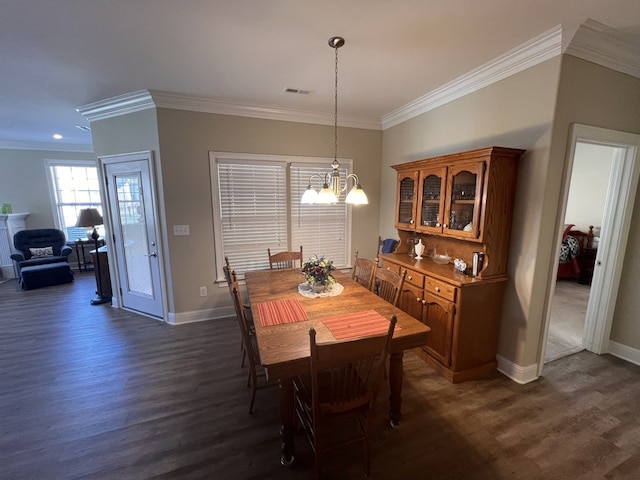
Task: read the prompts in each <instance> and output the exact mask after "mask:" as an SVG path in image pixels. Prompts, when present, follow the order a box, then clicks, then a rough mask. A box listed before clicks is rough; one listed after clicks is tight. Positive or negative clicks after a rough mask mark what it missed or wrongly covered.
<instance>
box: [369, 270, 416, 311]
mask: <svg viewBox="0 0 640 480" xmlns="http://www.w3.org/2000/svg"><path fill="white" fill-rule="evenodd" d="M406 276H407V271H406V270H402V273H397V272H395V271H394V270H389V269H387V268H382V267H380V268H377V269H376V273H375V277H374V278H375V280H374V281H373V283H372V288H371V290H372V291H373V292H374V293H375V294H376V295H378V296H379V297H382V298H384V299H385V300H386V301H387V302H389V303H390V304H392V305H393V306H395V307H397V306H398V303H399V302H400V293H401V292H402V287H403V285H404V279H405V277H406Z"/></svg>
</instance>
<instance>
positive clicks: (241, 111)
mask: <svg viewBox="0 0 640 480" xmlns="http://www.w3.org/2000/svg"><path fill="white" fill-rule="evenodd" d="M149 92H150V94H151V97H152V98H153V101H154V102H155V104H156V106H157V107H163V108H174V109H178V110H190V111H194V112H203V113H215V114H220V115H236V116H239V117H252V118H262V119H266V120H280V121H284V122H299V123H314V124H320V125H333V122H334V118H333V113H325V112H315V111H310V110H297V109H288V108H282V107H272V106H268V105H254V104H247V103H239V102H233V101H230V100H224V99H220V98H213V97H199V96H195V95H185V94H180V93H175V92H165V91H160V90H149ZM338 125H340V126H341V127H353V128H366V129H370V130H380V129H381V128H382V124H381V122H380V119H379V118H374V117H364V116H356V115H339V116H338Z"/></svg>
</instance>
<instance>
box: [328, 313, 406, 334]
mask: <svg viewBox="0 0 640 480" xmlns="http://www.w3.org/2000/svg"><path fill="white" fill-rule="evenodd" d="M322 323H324V324H325V325H326V326H327V328H328V329H329V330H330V331H331V333H332V334H333V336H334V337H336V340H344V339H346V338H358V337H367V336H369V335H379V334H381V333H386V332H387V330H388V329H389V319H388V318H385V317H383V316H382V315H380V314H379V313H378V312H376V311H375V310H363V311H362V312H356V313H349V314H346V315H337V316H335V317H328V318H325V319H323V320H322ZM396 330H400V327H398V324H396Z"/></svg>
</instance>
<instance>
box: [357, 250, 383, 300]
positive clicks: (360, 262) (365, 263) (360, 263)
mask: <svg viewBox="0 0 640 480" xmlns="http://www.w3.org/2000/svg"><path fill="white" fill-rule="evenodd" d="M377 268H378V260H377V259H376V260H369V259H368V258H361V257H358V251H357V250H356V254H355V258H354V259H353V270H351V278H352V279H353V280H355V281H356V282H358V283H359V284H360V285H362V286H363V287H365V288H366V289H367V290H371V282H373V279H374V278H375V275H376V269H377Z"/></svg>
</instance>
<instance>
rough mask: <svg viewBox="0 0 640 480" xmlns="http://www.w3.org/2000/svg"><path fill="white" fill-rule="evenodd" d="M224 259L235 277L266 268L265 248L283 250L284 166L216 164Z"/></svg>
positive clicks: (232, 162)
mask: <svg viewBox="0 0 640 480" xmlns="http://www.w3.org/2000/svg"><path fill="white" fill-rule="evenodd" d="M218 181H219V191H218V194H219V202H220V203H219V204H220V228H221V233H222V242H223V249H224V256H228V257H229V261H230V262H231V265H232V266H233V268H234V269H235V270H236V271H237V272H238V274H240V275H243V274H244V272H245V271H247V270H258V269H263V268H269V259H268V256H267V248H271V250H272V251H280V250H287V249H288V247H287V245H288V232H287V223H288V222H287V188H286V164H285V163H260V164H258V163H255V162H249V161H246V162H243V161H236V160H225V159H220V160H219V161H218Z"/></svg>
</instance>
